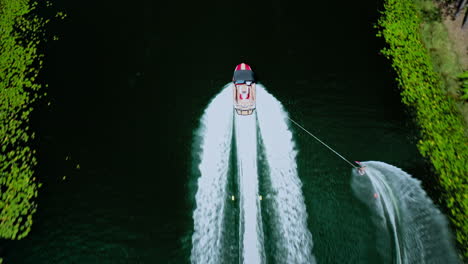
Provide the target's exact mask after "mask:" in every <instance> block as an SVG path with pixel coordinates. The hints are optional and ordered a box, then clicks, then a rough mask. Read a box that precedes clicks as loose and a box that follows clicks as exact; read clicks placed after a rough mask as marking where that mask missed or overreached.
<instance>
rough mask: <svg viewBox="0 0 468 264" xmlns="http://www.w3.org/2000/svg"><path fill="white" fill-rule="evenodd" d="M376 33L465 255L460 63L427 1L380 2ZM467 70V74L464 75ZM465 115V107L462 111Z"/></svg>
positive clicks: (466, 188) (467, 154) (465, 151)
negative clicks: (414, 125)
mask: <svg viewBox="0 0 468 264" xmlns="http://www.w3.org/2000/svg"><path fill="white" fill-rule="evenodd" d="M377 28H378V29H379V33H378V34H377V36H379V37H383V38H384V39H385V41H386V42H387V44H388V46H387V47H386V48H384V49H383V50H382V54H384V55H385V56H386V57H387V58H388V59H390V60H391V61H392V67H393V68H394V70H395V71H396V73H397V76H398V77H397V82H398V85H399V87H400V90H401V97H402V101H403V103H404V104H405V105H407V106H408V107H409V109H410V110H411V111H412V112H413V117H414V119H415V122H416V123H417V125H418V127H419V141H418V144H417V147H418V149H419V152H420V153H421V154H422V155H423V156H424V157H425V158H426V159H427V160H428V161H429V163H430V164H431V165H432V166H431V167H432V169H433V171H434V173H435V175H436V176H437V180H438V183H439V185H440V186H439V188H438V189H439V190H440V192H441V194H440V197H441V201H439V202H440V203H442V205H443V206H445V207H446V208H447V210H446V211H447V214H448V217H449V219H450V221H451V224H452V226H453V228H454V229H455V236H456V241H457V243H458V247H459V249H460V251H461V254H462V256H461V257H462V258H464V259H468V216H467V213H468V185H467V180H468V179H467V177H468V140H467V131H468V129H467V126H466V123H465V122H464V117H463V115H464V111H466V110H465V109H466V108H467V104H466V99H467V98H466V94H467V93H468V90H464V86H463V85H464V83H462V81H463V80H460V79H462V78H460V77H459V76H461V75H462V74H463V71H465V72H466V71H467V70H468V69H466V68H465V69H463V66H462V65H461V64H460V62H459V56H457V54H456V53H455V51H454V50H453V47H452V44H451V43H450V39H449V37H448V33H447V29H446V28H445V27H444V24H443V22H442V12H441V9H440V8H439V7H438V6H437V5H436V4H435V3H434V2H433V1H432V0H385V3H384V11H383V12H382V16H381V18H380V19H379V20H378V23H377ZM465 74H466V73H465ZM467 113H468V111H467Z"/></svg>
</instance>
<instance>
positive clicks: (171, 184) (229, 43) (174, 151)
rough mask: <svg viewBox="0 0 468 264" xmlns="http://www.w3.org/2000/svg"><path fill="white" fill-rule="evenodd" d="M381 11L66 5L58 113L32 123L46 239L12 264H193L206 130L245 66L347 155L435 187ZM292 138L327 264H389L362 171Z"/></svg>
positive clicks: (20, 248) (40, 223)
mask: <svg viewBox="0 0 468 264" xmlns="http://www.w3.org/2000/svg"><path fill="white" fill-rule="evenodd" d="M381 5H382V3H381V1H358V2H340V3H339V5H337V3H335V2H326V3H325V2H323V3H318V2H310V1H280V0H275V1H262V2H258V3H247V2H245V3H244V2H237V3H236V2H225V3H221V2H219V1H208V2H203V3H200V2H195V1H193V2H191V3H188V4H182V3H180V2H170V1H166V2H164V3H157V2H156V1H141V2H123V1H108V2H102V1H98V2H83V1H68V2H67V3H57V4H56V8H58V9H60V10H64V11H65V12H66V13H67V14H68V17H67V19H66V20H64V21H63V22H61V23H60V24H53V25H52V27H51V29H50V30H51V31H50V32H52V34H55V35H58V36H59V37H60V40H59V41H50V42H49V43H48V44H47V47H46V51H45V52H46V57H45V60H44V63H45V67H44V70H43V75H42V76H43V79H44V80H45V82H46V83H47V84H48V85H49V87H48V90H47V92H48V97H47V98H48V101H50V103H51V105H50V106H47V101H45V102H44V104H42V105H41V106H39V107H38V109H37V110H36V113H35V114H34V120H33V127H34V128H35V129H36V131H37V138H38V140H37V150H38V155H39V163H40V164H39V166H38V172H37V177H38V178H39V179H40V180H41V181H42V182H43V187H42V189H41V191H40V194H39V200H38V204H39V207H38V211H37V213H36V215H35V217H34V226H33V230H32V232H31V233H30V235H29V236H28V237H27V238H25V239H23V240H22V241H14V242H8V243H7V244H6V245H5V247H4V255H5V261H6V263H34V264H39V263H188V262H189V261H190V251H191V235H192V232H193V219H192V213H193V210H194V188H193V185H191V184H190V183H193V182H194V179H193V177H194V174H193V169H194V168H196V166H198V165H197V164H195V163H194V162H193V160H194V159H193V156H192V155H193V152H192V148H193V144H194V142H193V140H194V135H195V131H196V129H197V128H198V127H199V122H200V117H201V116H202V114H203V111H204V109H205V108H206V107H207V105H208V103H209V102H210V100H211V99H212V98H213V97H214V96H215V95H216V94H218V93H219V92H220V90H221V89H222V87H223V86H224V85H225V84H226V83H228V82H229V81H230V80H231V78H232V73H233V70H234V67H235V66H236V65H237V64H239V63H241V62H246V63H248V64H249V65H251V66H252V68H253V70H254V71H255V72H256V73H257V74H258V77H259V81H260V82H261V83H262V84H263V85H264V86H265V88H266V89H267V90H268V92H269V93H271V94H272V95H274V96H275V97H276V98H277V99H278V100H279V101H280V102H281V103H282V104H283V106H284V108H285V110H286V111H287V112H288V113H289V114H290V116H291V118H293V119H294V120H296V121H297V122H299V123H300V124H301V125H303V126H304V127H306V128H307V129H309V130H310V131H311V132H313V133H314V134H315V135H316V136H318V137H319V138H321V139H322V140H323V141H325V142H327V143H328V144H329V145H331V146H332V147H333V148H335V149H336V150H337V151H339V152H340V153H341V154H342V155H344V156H346V157H348V158H349V159H350V160H352V161H354V160H378V161H384V162H386V163H389V164H393V165H395V166H397V167H400V168H402V169H403V170H405V171H407V172H408V173H410V174H412V175H413V176H415V177H416V178H423V177H425V175H426V172H425V170H424V162H423V160H422V158H421V157H420V155H419V154H418V152H417V149H416V146H415V142H416V140H415V136H416V132H415V131H414V128H413V127H412V125H411V120H410V117H409V116H408V115H407V114H406V113H405V111H404V107H403V105H402V104H401V103H400V99H399V95H398V90H397V89H396V83H395V82H394V81H393V80H394V73H393V71H392V70H391V67H390V63H389V62H388V61H387V60H386V59H385V58H384V57H383V56H382V55H379V50H380V49H381V48H382V47H383V46H384V43H383V41H382V40H381V39H377V38H376V37H375V34H376V31H375V29H374V28H373V24H375V23H376V21H377V19H378V16H379V13H378V10H379V9H380V10H381V9H382V6H381ZM292 132H293V138H294V141H295V144H296V149H297V150H298V156H297V166H298V176H299V178H300V179H301V181H302V184H303V189H302V192H303V195H304V199H305V205H306V209H307V213H308V218H307V224H308V228H309V230H310V232H311V234H312V238H313V244H314V246H313V254H314V256H315V258H316V260H317V263H377V262H376V261H379V255H378V252H377V250H376V249H375V239H376V237H375V236H376V234H375V232H373V229H372V222H371V219H370V217H369V216H368V215H369V212H368V209H367V208H366V207H365V205H364V204H362V203H361V202H360V201H359V200H358V199H357V198H355V197H354V196H353V194H352V190H351V185H350V181H351V168H350V166H349V165H348V164H346V163H345V162H343V160H341V159H339V158H337V157H336V156H335V155H334V154H333V153H331V152H330V151H329V150H328V149H326V148H324V147H323V146H322V145H320V144H319V143H317V142H316V141H315V140H314V139H313V138H311V137H310V136H308V135H307V134H305V133H304V132H303V131H301V130H300V129H298V128H297V127H292ZM78 165H79V168H77V167H78ZM261 184H262V183H260V185H261ZM265 243H268V242H267V241H266V242H265Z"/></svg>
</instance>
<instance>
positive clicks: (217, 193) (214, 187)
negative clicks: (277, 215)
mask: <svg viewBox="0 0 468 264" xmlns="http://www.w3.org/2000/svg"><path fill="white" fill-rule="evenodd" d="M231 89H232V88H231V87H230V86H229V85H226V86H225V87H224V88H223V90H222V91H221V92H220V93H219V94H218V95H217V96H216V97H215V98H214V99H213V100H212V101H211V103H210V104H209V105H208V107H207V108H206V110H205V112H204V114H203V116H202V118H201V127H200V128H199V129H198V131H197V135H198V136H199V137H200V138H201V152H200V153H199V154H198V155H199V158H200V165H199V166H198V169H199V173H200V177H199V179H198V182H197V183H198V190H197V193H196V196H195V202H196V209H195V211H194V213H193V221H194V233H193V235H192V252H191V257H190V259H191V262H192V263H200V264H211V263H213V264H218V263H222V259H223V257H222V256H221V252H222V231H223V230H222V229H223V218H224V209H225V202H226V200H227V199H226V197H227V194H226V186H227V174H228V168H229V153H230V150H231V139H232V130H233V127H232V124H233V119H232V116H233V113H232V108H231V107H227V106H229V105H232V91H231Z"/></svg>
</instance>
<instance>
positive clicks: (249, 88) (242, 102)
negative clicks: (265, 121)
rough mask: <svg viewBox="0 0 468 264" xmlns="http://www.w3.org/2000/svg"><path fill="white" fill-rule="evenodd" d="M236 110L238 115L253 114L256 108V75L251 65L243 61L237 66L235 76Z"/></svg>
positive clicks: (233, 80)
mask: <svg viewBox="0 0 468 264" xmlns="http://www.w3.org/2000/svg"><path fill="white" fill-rule="evenodd" d="M232 82H233V83H234V89H233V96H234V110H236V113H237V114H238V115H251V114H252V113H253V111H254V110H255V105H256V103H255V99H256V94H255V76H254V73H253V71H252V68H250V66H249V65H247V64H245V63H241V64H239V65H237V66H236V69H235V70H234V76H233V77H232Z"/></svg>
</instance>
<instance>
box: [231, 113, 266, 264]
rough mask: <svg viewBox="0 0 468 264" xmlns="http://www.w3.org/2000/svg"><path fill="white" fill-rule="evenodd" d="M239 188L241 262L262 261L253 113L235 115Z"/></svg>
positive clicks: (262, 251)
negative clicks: (249, 114)
mask: <svg viewBox="0 0 468 264" xmlns="http://www.w3.org/2000/svg"><path fill="white" fill-rule="evenodd" d="M235 120H236V123H235V130H236V145H237V166H238V172H239V175H238V176H239V190H240V208H241V212H240V221H239V222H240V223H241V236H242V245H241V248H242V257H243V259H242V260H241V262H243V263H253V264H257V263H258V264H260V263H263V262H264V259H265V257H264V250H263V231H262V221H261V214H260V201H259V199H258V173H257V129H256V128H257V127H256V124H255V115H251V116H239V115H236V117H235Z"/></svg>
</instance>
